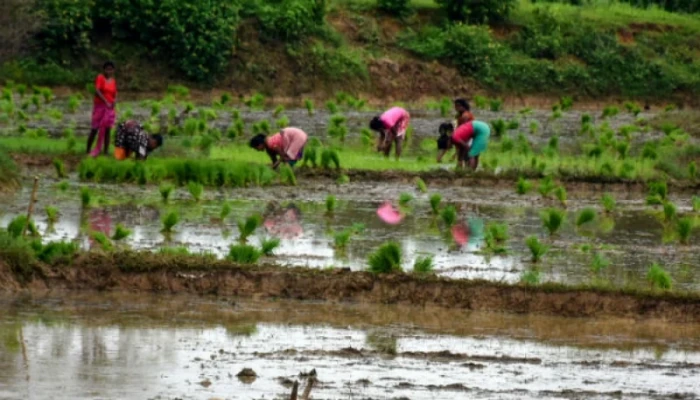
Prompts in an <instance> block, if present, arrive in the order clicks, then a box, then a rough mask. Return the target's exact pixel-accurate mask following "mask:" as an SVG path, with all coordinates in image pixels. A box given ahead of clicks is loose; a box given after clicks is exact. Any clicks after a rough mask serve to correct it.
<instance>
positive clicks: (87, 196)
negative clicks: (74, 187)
mask: <svg viewBox="0 0 700 400" xmlns="http://www.w3.org/2000/svg"><path fill="white" fill-rule="evenodd" d="M91 200H92V193H91V192H90V189H88V188H86V187H81V188H80V204H81V205H82V206H83V208H86V207H90V201H91Z"/></svg>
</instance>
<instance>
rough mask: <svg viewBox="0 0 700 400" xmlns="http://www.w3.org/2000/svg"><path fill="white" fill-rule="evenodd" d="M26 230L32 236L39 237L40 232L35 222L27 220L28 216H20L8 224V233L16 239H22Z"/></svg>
mask: <svg viewBox="0 0 700 400" xmlns="http://www.w3.org/2000/svg"><path fill="white" fill-rule="evenodd" d="M25 229H26V232H27V233H29V234H30V235H31V236H39V230H37V229H36V225H34V221H32V220H27V216H26V215H18V216H16V217H15V218H13V219H12V221H10V223H9V224H7V232H8V233H9V234H10V236H12V237H14V238H18V237H21V236H22V233H23V232H24V231H25Z"/></svg>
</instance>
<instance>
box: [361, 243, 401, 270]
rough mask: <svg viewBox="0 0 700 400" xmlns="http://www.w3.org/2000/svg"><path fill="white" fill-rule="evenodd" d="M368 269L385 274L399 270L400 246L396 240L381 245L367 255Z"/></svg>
mask: <svg viewBox="0 0 700 400" xmlns="http://www.w3.org/2000/svg"><path fill="white" fill-rule="evenodd" d="M368 263H369V268H368V269H369V271H370V272H373V273H375V274H386V273H391V272H399V271H401V270H402V269H401V247H400V246H399V244H398V243H396V242H388V243H384V244H383V245H381V246H380V247H379V248H378V249H377V250H376V251H375V252H374V253H372V254H370V256H369V260H368Z"/></svg>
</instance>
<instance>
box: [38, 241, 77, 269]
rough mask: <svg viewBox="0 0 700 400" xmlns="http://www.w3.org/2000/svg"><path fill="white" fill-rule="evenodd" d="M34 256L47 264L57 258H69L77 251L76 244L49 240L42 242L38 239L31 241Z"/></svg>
mask: <svg viewBox="0 0 700 400" xmlns="http://www.w3.org/2000/svg"><path fill="white" fill-rule="evenodd" d="M32 247H34V253H35V254H36V258H37V259H39V260H40V261H42V262H45V263H47V264H52V263H54V262H55V261H57V260H59V259H70V258H72V257H73V255H74V254H75V253H77V252H78V245H77V244H75V243H72V242H63V241H61V242H49V243H46V244H42V243H41V242H40V241H35V242H33V243H32Z"/></svg>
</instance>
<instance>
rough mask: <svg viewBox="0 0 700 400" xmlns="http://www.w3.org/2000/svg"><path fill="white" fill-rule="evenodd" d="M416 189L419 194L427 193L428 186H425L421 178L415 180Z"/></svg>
mask: <svg viewBox="0 0 700 400" xmlns="http://www.w3.org/2000/svg"><path fill="white" fill-rule="evenodd" d="M416 189H418V191H419V192H421V193H427V192H428V186H427V185H426V184H425V182H424V181H423V179H421V178H416Z"/></svg>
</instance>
